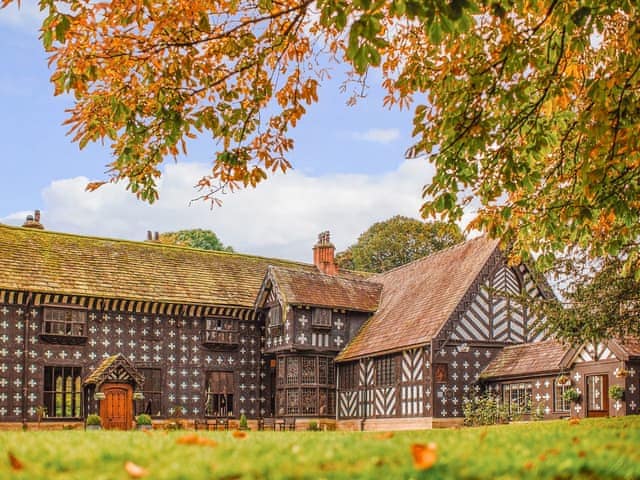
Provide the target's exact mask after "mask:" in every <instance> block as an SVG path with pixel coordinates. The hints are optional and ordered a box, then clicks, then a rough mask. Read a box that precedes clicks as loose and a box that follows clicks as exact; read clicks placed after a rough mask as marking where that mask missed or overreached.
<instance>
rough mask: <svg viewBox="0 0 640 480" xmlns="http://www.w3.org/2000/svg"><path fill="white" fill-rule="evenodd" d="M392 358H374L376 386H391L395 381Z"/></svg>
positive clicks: (389, 356)
mask: <svg viewBox="0 0 640 480" xmlns="http://www.w3.org/2000/svg"><path fill="white" fill-rule="evenodd" d="M395 373H396V372H395V362H394V357H393V356H391V355H388V356H385V357H380V358H376V386H378V387H383V386H389V385H393V384H394V383H395V381H396V375H395Z"/></svg>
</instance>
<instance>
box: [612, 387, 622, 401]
mask: <svg viewBox="0 0 640 480" xmlns="http://www.w3.org/2000/svg"><path fill="white" fill-rule="evenodd" d="M609 397H610V398H611V399H612V400H615V401H616V402H619V401H621V400H623V399H624V388H623V387H621V386H620V385H611V386H610V387H609Z"/></svg>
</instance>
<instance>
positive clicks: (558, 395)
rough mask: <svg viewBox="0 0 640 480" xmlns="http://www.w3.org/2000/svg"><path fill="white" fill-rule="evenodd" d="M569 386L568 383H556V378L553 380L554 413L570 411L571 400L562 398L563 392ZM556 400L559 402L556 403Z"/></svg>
mask: <svg viewBox="0 0 640 480" xmlns="http://www.w3.org/2000/svg"><path fill="white" fill-rule="evenodd" d="M570 388H571V385H570V384H567V383H563V384H562V385H560V384H558V379H555V380H554V381H553V411H554V412H556V413H570V412H571V402H569V401H567V400H566V399H565V398H564V392H565V391H567V390H568V389H570ZM558 401H559V402H560V404H559V405H558Z"/></svg>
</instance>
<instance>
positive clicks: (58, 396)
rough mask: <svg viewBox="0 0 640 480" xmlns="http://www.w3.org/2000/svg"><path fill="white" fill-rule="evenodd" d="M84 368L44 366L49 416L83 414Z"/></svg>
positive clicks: (75, 415)
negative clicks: (82, 374)
mask: <svg viewBox="0 0 640 480" xmlns="http://www.w3.org/2000/svg"><path fill="white" fill-rule="evenodd" d="M81 373H82V369H81V368H80V367H44V406H45V408H46V409H47V416H48V417H56V418H70V417H75V418H79V417H81V416H82V376H81Z"/></svg>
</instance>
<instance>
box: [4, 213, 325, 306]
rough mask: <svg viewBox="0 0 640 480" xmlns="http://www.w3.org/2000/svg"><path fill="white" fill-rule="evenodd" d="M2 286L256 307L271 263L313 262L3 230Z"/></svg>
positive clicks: (308, 267) (306, 267) (307, 267)
mask: <svg viewBox="0 0 640 480" xmlns="http://www.w3.org/2000/svg"><path fill="white" fill-rule="evenodd" d="M0 252H1V255H0V288H1V289H10V290H30V291H34V292H40V293H59V294H72V295H86V296H96V297H101V298H114V299H129V300H144V301H157V302H167V303H182V304H201V305H229V306H239V307H249V308H251V307H253V303H254V301H255V297H256V294H257V293H258V289H259V288H260V284H261V282H262V279H263V277H264V275H265V272H266V271H267V266H268V265H284V266H291V267H295V268H299V269H302V270H309V271H316V268H315V267H314V266H313V265H309V264H302V263H296V262H290V261H286V260H277V259H272V258H263V257H257V256H251V255H241V254H236V253H228V252H213V251H206V250H198V249H193V248H187V247H177V246H169V245H162V244H156V243H152V242H132V241H127V240H115V239H105V238H95V237H86V236H79V235H70V234H66V233H55V232H51V231H41V230H35V229H28V228H21V227H8V226H5V225H0Z"/></svg>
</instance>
